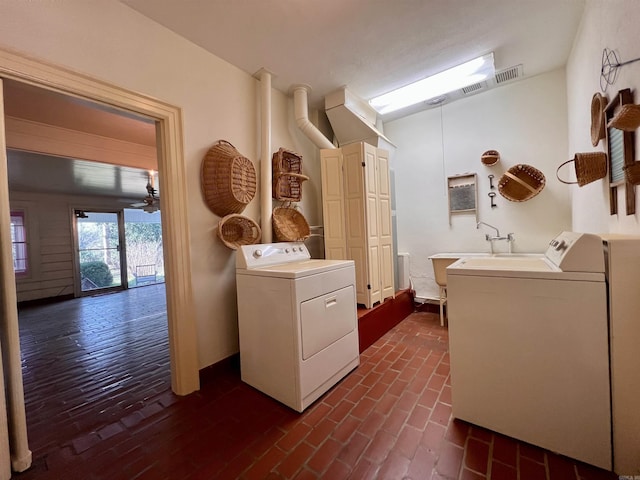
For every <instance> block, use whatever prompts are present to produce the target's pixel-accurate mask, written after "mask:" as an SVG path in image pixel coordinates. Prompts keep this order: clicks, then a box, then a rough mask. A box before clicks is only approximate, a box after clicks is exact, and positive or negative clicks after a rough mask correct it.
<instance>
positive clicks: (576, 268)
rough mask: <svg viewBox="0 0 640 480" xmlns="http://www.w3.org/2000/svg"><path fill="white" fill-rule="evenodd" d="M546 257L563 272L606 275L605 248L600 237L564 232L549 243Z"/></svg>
mask: <svg viewBox="0 0 640 480" xmlns="http://www.w3.org/2000/svg"><path fill="white" fill-rule="evenodd" d="M545 256H546V257H547V258H548V259H549V260H550V261H551V262H553V264H554V265H556V266H557V267H558V268H560V270H562V271H563V272H597V273H604V247H603V245H602V238H601V237H600V236H598V235H593V234H590V233H578V232H562V233H560V234H559V235H558V236H557V237H556V238H554V239H553V240H551V241H550V242H549V247H548V248H547V251H546V252H545Z"/></svg>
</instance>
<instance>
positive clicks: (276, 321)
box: [236, 243, 360, 412]
mask: <svg viewBox="0 0 640 480" xmlns="http://www.w3.org/2000/svg"><path fill="white" fill-rule="evenodd" d="M236 281H237V286H238V325H239V336H240V368H241V373H242V380H243V381H244V382H246V383H248V384H249V385H251V386H253V387H255V388H257V389H258V390H260V391H261V392H263V393H266V394H267V395H269V396H271V397H273V398H275V399H276V400H279V401H280V402H282V403H284V404H285V405H287V406H289V407H291V408H293V409H294V410H296V411H298V412H302V411H303V410H304V409H305V408H307V407H308V406H309V405H310V404H311V403H313V402H314V401H315V400H317V399H318V398H319V397H320V396H321V395H322V394H323V393H325V392H326V391H327V390H329V389H330V388H331V387H332V386H333V385H335V384H336V383H337V382H338V381H339V380H340V379H342V378H343V377H344V376H345V375H346V374H347V373H349V372H350V371H351V370H353V369H354V368H355V367H357V366H358V365H359V363H360V356H359V345H358V317H357V310H356V293H355V291H356V289H355V265H354V262H353V260H312V259H311V256H310V254H309V251H308V250H307V248H306V246H305V245H304V244H303V243H270V244H258V245H247V246H242V247H240V249H239V250H238V252H237V257H236Z"/></svg>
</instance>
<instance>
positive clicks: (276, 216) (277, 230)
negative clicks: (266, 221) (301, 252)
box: [272, 207, 311, 242]
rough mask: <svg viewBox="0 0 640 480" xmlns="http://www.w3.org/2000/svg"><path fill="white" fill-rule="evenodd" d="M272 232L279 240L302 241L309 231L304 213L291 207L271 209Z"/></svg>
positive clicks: (308, 234)
mask: <svg viewBox="0 0 640 480" xmlns="http://www.w3.org/2000/svg"><path fill="white" fill-rule="evenodd" d="M272 219H273V222H272V223H273V233H274V234H275V236H276V239H277V240H278V241H280V242H302V241H304V240H306V239H307V238H309V236H310V235H311V231H310V229H309V223H307V219H306V218H304V215H302V213H300V212H299V211H298V210H296V209H295V208H293V207H276V208H274V209H273V217H272Z"/></svg>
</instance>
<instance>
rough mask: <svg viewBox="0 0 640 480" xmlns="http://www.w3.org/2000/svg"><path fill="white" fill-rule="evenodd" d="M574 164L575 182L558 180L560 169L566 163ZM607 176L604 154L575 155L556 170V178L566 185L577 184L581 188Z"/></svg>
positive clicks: (605, 155) (605, 156)
mask: <svg viewBox="0 0 640 480" xmlns="http://www.w3.org/2000/svg"><path fill="white" fill-rule="evenodd" d="M571 162H574V164H575V169H576V179H577V181H576V182H568V181H566V180H563V179H561V178H560V169H561V168H562V167H563V166H565V165H567V164H568V163H571ZM606 175H607V154H606V153H604V152H587V153H576V154H575V156H574V157H573V158H572V159H571V160H567V161H566V162H564V163H562V164H561V165H560V166H559V167H558V169H557V170H556V177H558V180H560V181H561V182H562V183H566V184H567V185H571V184H576V183H577V184H578V186H579V187H583V186H585V185H587V184H588V183H591V182H595V181H596V180H599V179H601V178H604V177H605V176H606Z"/></svg>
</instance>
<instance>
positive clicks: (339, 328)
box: [300, 285, 357, 360]
mask: <svg viewBox="0 0 640 480" xmlns="http://www.w3.org/2000/svg"><path fill="white" fill-rule="evenodd" d="M354 295H355V293H354V289H353V285H349V286H347V287H344V288H341V289H340V290H336V291H334V292H330V293H327V294H325V295H321V296H319V297H316V298H313V299H311V300H307V301H306V302H302V303H301V304H300V329H301V335H302V359H303V360H307V359H309V358H311V357H312V356H313V355H315V354H316V353H318V352H320V351H321V350H323V349H324V348H326V347H328V346H329V345H331V344H332V343H334V342H336V341H338V340H340V339H341V338H342V337H344V336H345V335H347V334H349V333H350V332H352V331H353V330H354V329H355V328H356V322H357V314H356V310H355V301H354Z"/></svg>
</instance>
